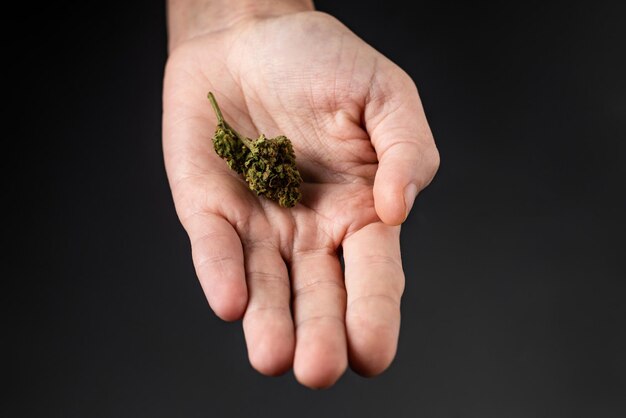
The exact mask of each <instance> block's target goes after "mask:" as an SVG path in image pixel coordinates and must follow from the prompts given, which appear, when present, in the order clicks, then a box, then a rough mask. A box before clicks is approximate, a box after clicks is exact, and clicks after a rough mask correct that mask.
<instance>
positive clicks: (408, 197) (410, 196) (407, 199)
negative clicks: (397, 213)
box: [404, 183, 417, 219]
mask: <svg viewBox="0 0 626 418" xmlns="http://www.w3.org/2000/svg"><path fill="white" fill-rule="evenodd" d="M416 197H417V186H416V185H415V184H413V183H410V184H409V185H408V186H406V187H405V188H404V205H405V207H406V214H405V215H404V218H405V219H406V217H407V216H409V212H411V208H412V207H413V202H415V198H416Z"/></svg>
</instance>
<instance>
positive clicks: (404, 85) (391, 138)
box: [365, 69, 439, 225]
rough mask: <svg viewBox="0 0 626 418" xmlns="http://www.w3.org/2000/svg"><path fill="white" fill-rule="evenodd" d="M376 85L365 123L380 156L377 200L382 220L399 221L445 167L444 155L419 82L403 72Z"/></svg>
mask: <svg viewBox="0 0 626 418" xmlns="http://www.w3.org/2000/svg"><path fill="white" fill-rule="evenodd" d="M389 73H390V74H394V75H392V76H390V77H388V79H386V81H385V82H384V83H382V82H378V83H374V84H373V86H374V87H373V88H372V91H371V94H370V98H369V101H368V102H367V104H366V108H365V124H366V128H367V131H368V133H369V135H370V138H371V140H372V145H373V146H374V148H375V150H376V155H377V156H378V170H377V172H376V178H375V180H374V204H375V207H376V213H377V214H378V216H379V218H380V219H381V220H382V221H383V222H385V223H386V224H389V225H399V224H400V223H402V222H403V221H404V220H405V219H406V217H407V216H408V213H409V211H410V210H411V207H412V206H413V201H414V200H415V197H416V196H417V194H418V192H419V191H420V190H422V189H423V188H424V187H426V186H427V185H428V184H429V183H430V181H431V180H432V178H433V177H434V175H435V172H436V171H437V168H438V167H439V154H438V152H437V148H436V147H435V143H434V140H433V137H432V134H431V132H430V128H429V126H428V122H427V121H426V116H425V115H424V109H423V108H422V104H421V102H420V99H419V95H418V93H417V89H416V88H415V84H414V83H413V81H411V79H410V78H409V77H408V76H407V75H406V74H405V73H403V72H399V70H397V69H396V70H395V71H389Z"/></svg>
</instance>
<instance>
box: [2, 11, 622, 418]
mask: <svg viewBox="0 0 626 418" xmlns="http://www.w3.org/2000/svg"><path fill="white" fill-rule="evenodd" d="M52 3H54V4H48V5H47V6H41V7H43V8H41V7H40V6H34V4H33V3H28V5H27V6H24V7H25V9H23V10H21V11H18V12H17V13H15V14H11V15H9V16H6V17H5V19H9V20H13V19H14V20H16V22H17V23H18V27H19V29H17V30H16V31H14V32H12V33H11V34H8V35H7V36H6V37H5V40H4V45H3V46H4V59H5V64H4V66H5V69H8V70H9V73H10V74H11V75H10V76H7V77H5V80H4V87H5V90H6V91H11V92H13V93H18V94H17V95H9V96H8V100H7V96H6V95H5V100H7V101H8V102H9V103H7V102H5V105H6V104H10V105H11V107H12V111H11V113H10V114H9V115H10V117H9V118H7V119H8V120H6V122H5V123H7V124H8V126H11V127H12V128H13V129H14V131H13V132H14V133H11V134H8V133H5V135H6V136H5V141H4V143H5V144H6V145H5V153H3V155H4V156H5V158H4V160H5V161H4V167H5V171H6V175H5V179H4V180H5V181H6V182H7V183H6V189H7V190H8V191H9V195H8V198H7V199H6V203H5V205H6V206H8V207H9V209H11V210H12V212H11V213H12V215H11V217H7V218H5V228H4V231H5V233H4V234H3V235H4V241H5V244H8V246H7V248H9V251H8V252H6V253H5V254H6V260H5V263H3V264H4V266H5V267H4V268H3V270H4V269H7V267H8V269H7V270H6V274H3V282H4V283H3V284H4V286H7V285H8V287H9V288H8V291H7V292H3V295H2V300H3V308H4V310H6V311H7V312H8V313H7V315H5V317H8V318H9V322H8V325H7V328H6V329H5V332H4V333H3V335H4V338H3V342H2V346H4V348H8V352H9V355H8V356H6V357H5V360H6V361H5V362H4V366H3V368H4V370H5V371H7V374H4V373H3V375H4V377H5V379H3V380H5V381H8V382H9V383H10V386H11V391H10V392H9V396H8V397H9V401H8V402H4V401H3V405H2V407H1V408H2V409H5V408H6V409H7V411H6V412H7V413H3V414H2V415H3V416H7V417H18V416H25V417H35V416H40V417H140V416H145V417H208V416H211V417H227V416H268V417H269V416H277V417H287V416H300V417H321V416H324V417H344V416H358V417H381V416H383V417H422V416H423V417H481V418H484V417H594V418H596V417H618V416H620V417H622V416H626V396H625V394H626V356H625V355H624V354H625V353H626V344H625V340H626V338H625V337H626V335H625V326H624V319H625V318H626V307H625V304H624V296H625V293H626V292H625V291H626V285H625V284H624V281H625V278H626V262H625V261H624V255H625V254H626V240H625V238H624V237H625V235H626V222H625V220H624V213H625V212H626V200H625V192H626V187H625V186H626V184H625V183H626V169H625V164H624V162H625V158H624V157H625V153H626V145H625V144H626V142H625V140H626V84H625V78H626V77H625V76H624V74H626V65H625V52H624V51H625V50H626V45H625V44H626V43H625V42H624V41H625V39H626V38H625V32H624V13H625V10H624V7H623V6H619V7H618V6H615V5H616V4H618V3H619V2H613V4H614V6H609V5H606V4H602V3H600V2H588V3H584V2H562V3H561V4H560V5H556V4H555V3H554V2H553V3H552V5H550V6H547V5H546V4H544V3H546V2H539V1H526V2H515V3H513V2H507V3H503V4H501V5H500V6H495V7H493V8H489V9H486V8H484V7H482V6H476V5H471V4H469V3H468V2H465V3H468V4H464V3H462V2H459V4H455V3H451V2H416V5H415V6H414V9H415V11H414V12H413V11H409V9H408V8H407V7H408V6H406V5H405V3H406V2H403V1H385V2H376V1H362V0H361V1H345V0H344V1H341V2H336V1H331V0H324V1H321V0H320V1H318V2H317V4H318V7H319V9H321V10H325V11H328V12H330V13H332V14H334V15H335V16H337V17H338V18H339V19H341V20H342V21H344V22H345V23H346V24H347V25H348V26H349V27H350V28H351V29H353V30H354V31H355V32H356V33H357V34H359V35H360V36H362V37H363V38H364V39H365V40H366V41H368V42H370V43H371V44H373V45H374V46H375V47H376V48H378V49H379V50H380V51H382V52H383V53H384V54H386V55H387V56H389V57H390V58H391V59H393V60H394V61H395V62H397V63H398V64H399V65H401V66H402V67H403V68H405V69H406V70H407V71H408V73H409V74H410V75H411V76H412V77H413V78H414V80H415V81H416V83H417V84H418V86H419V88H420V92H421V95H422V99H423V102H424V105H425V108H426V111H427V115H428V117H429V120H430V122H431V126H432V129H433V132H434V134H435V137H436V139H437V141H438V145H439V148H440V151H441V155H442V166H441V169H440V172H439V175H438V176H437V178H436V180H435V181H434V183H433V184H432V185H431V187H430V188H429V189H428V190H427V191H425V192H424V193H423V194H422V195H421V197H420V198H419V202H418V203H417V205H416V207H415V209H414V211H413V213H412V215H411V217H410V218H409V220H408V222H407V223H406V226H405V227H404V229H403V235H402V243H403V254H404V259H405V269H406V275H407V287H406V293H405V296H404V305H403V308H402V313H403V324H402V331H401V337H400V345H399V350H398V356H397V358H396V361H395V363H394V364H393V365H392V367H391V368H390V369H389V370H388V371H387V372H386V373H385V374H384V375H382V376H380V377H378V378H375V379H364V378H361V377H358V376H356V375H354V374H353V373H351V372H348V373H347V374H346V375H345V376H344V377H343V378H342V379H341V380H340V381H339V382H338V383H337V385H336V386H335V387H333V388H332V389H330V390H327V391H311V390H308V389H305V388H303V387H301V386H299V385H298V384H297V383H296V382H295V379H294V378H293V375H291V374H287V375H285V376H283V377H280V378H267V377H263V376H261V375H259V374H257V373H256V372H255V371H254V370H253V369H252V368H251V367H250V366H249V364H248V362H247V358H246V352H245V346H244V341H243V337H242V331H241V326H240V324H238V323H235V324H225V323H222V322H220V321H219V320H218V319H216V318H215V317H214V316H213V314H212V313H211V311H210V309H209V308H208V306H207V304H206V302H205V299H204V296H203V294H202V292H201V289H200V286H199V285H198V283H197V281H196V278H195V275H194V271H193V267H192V263H191V257H190V249H189V244H188V241H187V238H186V235H185V233H184V231H183V230H182V228H181V227H180V225H179V223H178V220H177V218H176V215H175V212H174V209H173V205H172V202H171V198H170V195H169V190H168V186H167V183H166V177H165V172H164V168H163V162H162V156H161V149H160V140H161V138H160V134H161V132H160V117H161V97H160V94H161V77H162V73H163V65H164V62H165V59H166V49H165V42H166V34H165V16H164V7H163V5H162V4H161V2H157V1H145V0H144V1H135V2H118V3H119V4H115V3H116V2H95V1H91V2H90V1H83V2H52ZM622 4H623V3H622ZM5 116H6V115H5ZM8 132H11V131H8Z"/></svg>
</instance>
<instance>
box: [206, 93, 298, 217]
mask: <svg viewBox="0 0 626 418" xmlns="http://www.w3.org/2000/svg"><path fill="white" fill-rule="evenodd" d="M209 100H210V102H211V105H212V106H213V110H214V111H215V114H216V115H217V123H218V124H217V129H216V130H215V135H214V136H213V147H214V148H215V152H216V153H217V155H219V156H220V157H221V158H223V159H224V160H226V163H227V164H228V166H229V167H230V168H231V169H232V170H234V171H236V172H237V173H239V174H241V175H242V176H243V177H244V179H245V180H246V182H247V183H248V187H249V188H250V190H253V191H255V192H256V194H257V195H263V196H265V197H267V198H268V199H271V200H274V201H276V202H278V204H279V205H280V206H283V207H287V208H290V207H293V206H295V205H296V203H298V202H299V201H300V199H301V198H302V194H301V193H300V183H302V176H300V172H299V171H298V168H297V167H296V154H295V152H294V150H293V146H292V145H291V141H290V140H289V138H287V137H285V136H282V135H281V136H277V137H276V138H266V137H265V135H261V136H259V138H258V139H256V140H253V139H250V138H247V137H244V136H243V135H241V134H239V133H238V132H237V131H235V130H234V129H232V128H231V127H230V125H229V124H228V123H227V122H226V121H225V120H224V117H223V116H222V112H221V111H220V108H219V106H218V105H217V101H216V100H215V97H214V96H213V94H212V93H209Z"/></svg>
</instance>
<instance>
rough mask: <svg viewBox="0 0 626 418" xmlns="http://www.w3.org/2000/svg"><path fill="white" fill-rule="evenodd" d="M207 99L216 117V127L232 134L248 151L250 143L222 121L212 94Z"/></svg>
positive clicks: (219, 110) (222, 118)
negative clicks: (218, 126)
mask: <svg viewBox="0 0 626 418" xmlns="http://www.w3.org/2000/svg"><path fill="white" fill-rule="evenodd" d="M208 97H209V102H211V107H212V108H213V111H214V112H215V116H217V123H218V125H220V126H221V127H222V129H224V130H229V131H231V132H232V133H233V134H235V136H236V137H237V138H239V140H240V141H241V142H243V144H244V145H245V146H246V147H248V149H250V147H251V145H252V141H251V140H250V139H249V138H246V137H245V136H243V135H241V134H240V133H239V132H237V131H236V130H234V129H233V128H232V126H230V125H229V124H228V122H226V120H225V119H224V116H223V115H222V110H221V109H220V106H219V105H218V104H217V100H215V96H213V93H211V92H209V95H208Z"/></svg>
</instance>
